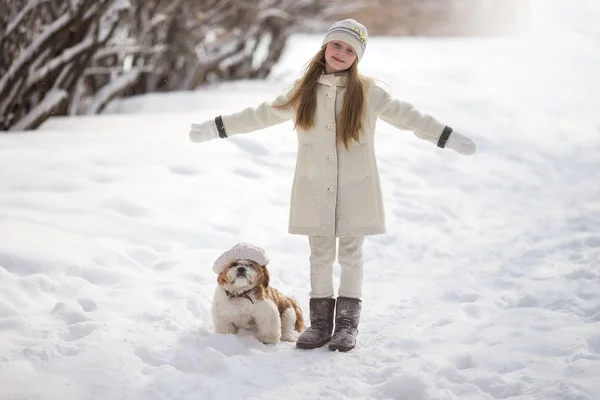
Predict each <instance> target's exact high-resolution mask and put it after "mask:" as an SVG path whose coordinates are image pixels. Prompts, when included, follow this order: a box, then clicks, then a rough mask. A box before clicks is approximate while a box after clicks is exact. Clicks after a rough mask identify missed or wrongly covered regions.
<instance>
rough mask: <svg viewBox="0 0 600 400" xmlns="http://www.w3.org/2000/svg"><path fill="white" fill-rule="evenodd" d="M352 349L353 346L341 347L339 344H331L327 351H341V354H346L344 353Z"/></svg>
mask: <svg viewBox="0 0 600 400" xmlns="http://www.w3.org/2000/svg"><path fill="white" fill-rule="evenodd" d="M353 348H354V346H352V347H348V346H342V345H339V344H332V343H330V344H329V350H331V351H336V350H338V351H341V352H346V351H350V350H352V349H353Z"/></svg>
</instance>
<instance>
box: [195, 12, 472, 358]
mask: <svg viewBox="0 0 600 400" xmlns="http://www.w3.org/2000/svg"><path fill="white" fill-rule="evenodd" d="M367 40H368V34H367V30H366V29H365V27H364V26H363V25H361V24H360V23H358V22H357V21H355V20H353V19H346V20H343V21H339V22H336V23H335V24H333V25H332V26H331V28H330V29H329V30H328V31H327V34H326V35H325V39H324V40H323V43H322V47H321V50H319V52H318V53H317V54H315V56H314V57H313V58H312V60H311V61H310V62H309V63H308V64H307V66H306V68H305V71H304V73H303V76H302V77H301V78H300V79H299V80H298V81H296V83H295V84H294V85H293V87H292V88H291V89H290V90H289V91H287V92H286V93H284V94H283V95H281V96H279V97H277V98H276V99H275V100H274V101H272V102H265V103H263V104H261V105H259V106H258V107H256V108H247V109H245V110H243V111H241V112H238V113H235V114H231V115H223V116H218V117H216V118H215V119H214V120H209V121H206V122H203V123H201V124H192V128H191V131H190V140H191V141H193V142H204V141H207V140H210V139H213V138H217V137H220V138H226V137H229V136H231V135H235V134H238V133H247V132H252V131H255V130H258V129H262V128H266V127H269V126H272V125H275V124H279V123H282V122H284V121H287V120H290V119H292V120H293V121H294V125H295V128H296V131H297V136H298V157H297V160H296V170H295V175H294V183H293V186H292V196H291V204H290V219H289V232H290V233H292V234H300V235H307V236H308V242H309V245H310V251H311V254H310V284H311V291H310V301H309V308H310V323H311V326H310V327H309V328H308V329H306V330H305V331H304V332H303V333H302V334H301V335H300V337H299V338H298V341H297V342H296V346H297V347H298V348H302V349H314V348H317V347H321V346H323V345H325V344H326V343H327V342H329V348H330V349H331V350H340V351H348V350H350V349H352V348H354V346H355V343H356V335H357V333H358V330H357V328H358V323H359V318H360V310H361V300H360V298H361V295H362V292H361V288H362V278H363V272H362V267H363V258H362V246H363V240H364V237H365V235H375V234H381V233H384V232H385V219H384V209H383V201H382V196H381V189H380V186H379V173H378V169H377V163H376V159H375V153H374V147H373V143H374V134H375V124H376V122H377V118H381V119H383V120H384V121H386V122H388V123H390V124H392V125H394V126H396V127H397V128H399V129H403V130H411V131H413V132H414V134H415V135H416V136H417V137H419V138H420V139H424V140H427V141H429V142H431V143H433V144H436V145H437V146H438V147H440V148H445V147H446V148H450V149H452V150H455V151H457V152H458V153H460V154H465V155H471V154H473V153H475V144H474V143H473V141H472V140H471V139H469V138H467V137H465V136H463V135H461V134H460V133H458V132H456V131H454V130H452V128H450V127H448V126H445V125H444V124H442V123H440V122H438V121H437V120H436V119H435V118H433V117H431V116H429V115H427V114H423V113H421V112H420V111H418V110H417V109H415V108H414V107H413V106H412V105H411V104H409V103H406V102H403V101H400V100H397V99H393V98H392V97H391V96H390V95H389V94H388V93H387V92H386V91H385V90H384V89H382V88H380V87H379V86H377V85H376V84H375V81H374V80H373V79H370V78H366V77H364V76H362V75H360V74H359V73H358V70H357V65H358V63H359V62H360V60H361V58H362V57H363V55H364V53H365V49H366V46H367ZM336 238H339V246H338V250H337V256H338V262H339V264H340V266H341V276H340V286H339V290H338V298H337V302H336V299H335V298H334V290H333V263H334V261H335V256H336ZM334 314H335V331H333V327H334ZM332 331H333V336H332Z"/></svg>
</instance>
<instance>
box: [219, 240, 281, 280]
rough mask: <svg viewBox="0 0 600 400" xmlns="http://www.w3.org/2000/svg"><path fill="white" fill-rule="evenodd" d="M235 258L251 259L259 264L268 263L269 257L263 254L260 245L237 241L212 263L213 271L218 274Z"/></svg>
mask: <svg viewBox="0 0 600 400" xmlns="http://www.w3.org/2000/svg"><path fill="white" fill-rule="evenodd" d="M236 260H252V261H256V262H257V263H259V264H260V265H267V264H268V263H269V259H268V258H267V256H265V251H264V250H263V249H261V248H260V247H256V246H253V245H251V244H248V243H238V244H236V245H235V246H233V247H232V248H231V249H229V250H227V251H226V252H225V253H223V254H221V255H220V256H219V258H217V260H216V261H215V263H214V264H213V271H215V273H216V274H220V273H221V272H223V270H224V269H225V268H226V267H227V266H228V265H229V264H231V263H232V262H234V261H236Z"/></svg>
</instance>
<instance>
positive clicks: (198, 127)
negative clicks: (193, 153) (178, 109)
mask: <svg viewBox="0 0 600 400" xmlns="http://www.w3.org/2000/svg"><path fill="white" fill-rule="evenodd" d="M218 137H219V131H218V130H217V124H215V121H214V120H212V119H211V120H208V121H204V122H203V123H201V124H192V128H191V129H190V140H191V141H192V142H195V143H201V142H206V141H208V140H211V139H216V138H218Z"/></svg>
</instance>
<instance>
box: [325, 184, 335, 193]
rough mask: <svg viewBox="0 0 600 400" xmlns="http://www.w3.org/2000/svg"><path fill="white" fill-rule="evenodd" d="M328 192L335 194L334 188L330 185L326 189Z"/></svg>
mask: <svg viewBox="0 0 600 400" xmlns="http://www.w3.org/2000/svg"><path fill="white" fill-rule="evenodd" d="M327 190H329V191H330V192H335V186H333V185H331V186H329V187H328V188H327Z"/></svg>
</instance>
